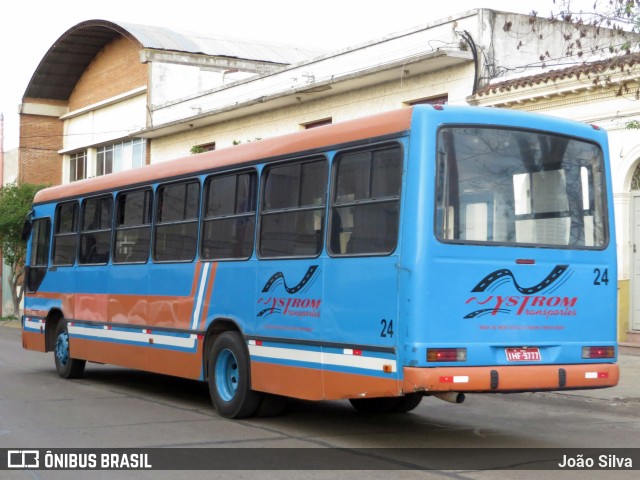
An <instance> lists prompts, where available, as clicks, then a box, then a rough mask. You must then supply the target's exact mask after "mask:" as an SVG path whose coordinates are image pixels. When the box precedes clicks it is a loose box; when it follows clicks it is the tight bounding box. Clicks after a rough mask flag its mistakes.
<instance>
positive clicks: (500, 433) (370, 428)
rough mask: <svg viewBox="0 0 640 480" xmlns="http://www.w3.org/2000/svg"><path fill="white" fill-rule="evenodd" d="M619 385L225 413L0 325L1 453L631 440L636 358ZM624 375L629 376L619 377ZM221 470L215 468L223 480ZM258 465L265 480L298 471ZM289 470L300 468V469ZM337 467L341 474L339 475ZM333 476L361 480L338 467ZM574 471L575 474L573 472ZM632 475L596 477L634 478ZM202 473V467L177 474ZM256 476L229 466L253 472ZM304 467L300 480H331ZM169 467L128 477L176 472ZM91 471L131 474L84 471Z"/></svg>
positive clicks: (194, 396) (187, 387) (200, 393)
mask: <svg viewBox="0 0 640 480" xmlns="http://www.w3.org/2000/svg"><path fill="white" fill-rule="evenodd" d="M621 366H622V382H621V386H620V387H619V388H618V387H616V389H610V390H608V391H604V390H603V391H598V392H592V393H587V394H585V393H581V392H574V393H562V394H556V393H552V394H548V393H544V394H515V395H468V396H467V401H466V402H465V403H464V404H462V405H453V404H449V403H446V402H443V401H440V400H437V399H434V398H425V399H424V400H423V402H422V404H421V405H420V406H419V407H418V408H417V409H416V410H415V411H414V412H413V413H410V414H406V415H392V416H381V417H376V416H364V415H359V414H357V413H356V412H355V411H354V410H353V409H352V408H351V406H350V405H349V404H348V403H347V402H319V403H311V402H303V401H293V402H291V405H290V408H289V412H288V413H287V414H286V415H284V416H282V417H277V418H262V419H249V420H241V421H237V420H236V421H234V420H227V419H223V418H221V417H219V416H218V415H217V414H216V412H215V411H214V410H213V408H212V407H211V404H210V401H209V397H208V392H207V389H206V386H205V385H204V384H201V383H198V382H191V381H186V380H181V379H176V378H171V377H165V376H160V375H153V374H147V373H142V372H135V371H130V370H125V369H120V368H116V367H111V366H104V365H95V364H89V365H88V366H87V370H86V375H85V377H84V378H82V379H79V380H71V381H69V380H67V381H65V380H62V379H60V378H59V377H58V376H57V375H56V373H55V368H54V366H53V358H52V354H46V355H45V354H41V353H38V352H31V351H25V350H23V349H22V347H21V341H20V330H19V329H18V328H10V327H7V326H0V448H79V447H82V448H86V447H90V448H114V447H134V448H151V447H188V448H219V447H256V448H279V447H292V448H293V447H303V448H309V447H338V448H340V447H344V448H365V447H366V448H371V447H379V448H385V447H421V448H436V447H437V448H442V447H455V448H459V447H473V448H479V447H491V448H493V447H501V448H507V447H517V448H524V447H532V448H545V447H546V448H554V447H561V448H571V447H575V448H605V447H606V448H618V447H620V448H623V447H632V448H637V447H640V394H638V392H639V391H640V387H639V386H638V385H639V382H638V381H637V379H638V372H640V357H635V356H627V355H624V356H622V357H621ZM625 372H628V375H626V376H625ZM222 473H224V472H217V473H216V475H215V476H216V478H220V476H221V474H222ZM294 473H295V472H284V473H283V472H280V473H278V472H263V474H261V476H262V477H266V478H300V477H299V476H295V475H294ZM297 473H298V474H299V473H300V472H297ZM342 473H344V474H342ZM342 473H341V475H340V476H341V478H356V477H357V478H362V474H363V473H362V472H357V471H351V472H342ZM563 473H566V474H567V478H573V477H571V475H570V474H569V473H568V472H551V471H541V472H527V471H511V472H478V471H465V472H419V471H400V472H384V471H373V472H366V476H367V478H368V479H373V478H402V479H411V478H451V477H453V478H467V479H472V478H473V479H476V478H477V479H485V478H486V479H489V478H505V479H506V478H558V476H559V475H561V474H563ZM572 473H573V474H574V475H576V476H577V475H580V474H579V473H578V472H572ZM631 474H632V472H620V471H618V472H610V471H609V472H607V471H601V472H600V473H598V475H599V478H603V479H604V478H631ZM86 475H87V472H84V475H83V473H82V472H62V471H61V472H53V471H24V472H23V471H20V472H18V471H11V472H7V471H5V472H2V471H0V478H3V479H4V478H8V479H13V478H16V479H22V478H39V479H63V478H64V479H66V478H86ZM180 476H181V477H185V478H211V476H212V474H211V472H206V473H205V472H189V473H185V474H184V475H183V474H180ZM254 476H255V472H253V473H252V472H243V471H236V472H230V473H228V477H229V478H231V477H233V478H253V477H254ZM332 476H333V475H331V474H330V472H322V471H317V472H306V473H305V475H304V478H331V477H332ZM175 477H176V472H170V471H154V472H135V478H175ZM91 478H132V473H131V472H92V477H91Z"/></svg>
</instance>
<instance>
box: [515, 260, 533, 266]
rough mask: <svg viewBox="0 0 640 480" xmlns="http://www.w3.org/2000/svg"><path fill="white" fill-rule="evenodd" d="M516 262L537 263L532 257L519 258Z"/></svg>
mask: <svg viewBox="0 0 640 480" xmlns="http://www.w3.org/2000/svg"><path fill="white" fill-rule="evenodd" d="M516 264H518V265H535V264H536V261H535V260H534V259H532V258H517V259H516Z"/></svg>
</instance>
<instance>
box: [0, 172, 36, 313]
mask: <svg viewBox="0 0 640 480" xmlns="http://www.w3.org/2000/svg"><path fill="white" fill-rule="evenodd" d="M44 187H45V185H33V184H30V183H21V184H20V183H11V184H8V185H5V186H4V187H2V188H1V189H0V248H1V249H2V256H3V258H4V261H5V263H6V264H7V265H8V266H9V269H10V272H5V274H8V278H9V285H10V286H11V289H12V292H11V293H12V297H13V303H14V310H15V312H17V311H18V308H19V305H20V300H21V299H22V287H21V281H22V275H23V273H24V261H25V255H26V244H25V242H23V241H22V228H23V226H24V222H25V220H26V218H27V215H28V213H29V211H30V210H31V205H32V204H33V197H34V196H35V194H36V193H37V192H38V191H39V190H41V189H42V188H44ZM15 312H14V313H15Z"/></svg>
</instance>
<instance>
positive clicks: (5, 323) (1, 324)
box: [0, 320, 20, 328]
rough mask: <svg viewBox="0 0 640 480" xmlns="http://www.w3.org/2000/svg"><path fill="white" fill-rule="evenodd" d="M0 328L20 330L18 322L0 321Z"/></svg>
mask: <svg viewBox="0 0 640 480" xmlns="http://www.w3.org/2000/svg"><path fill="white" fill-rule="evenodd" d="M0 327H6V328H20V320H0Z"/></svg>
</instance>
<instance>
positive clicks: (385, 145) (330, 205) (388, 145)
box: [326, 141, 406, 258]
mask: <svg viewBox="0 0 640 480" xmlns="http://www.w3.org/2000/svg"><path fill="white" fill-rule="evenodd" d="M392 148H397V149H398V150H399V152H400V188H399V191H398V194H397V195H392V196H385V197H382V198H380V199H373V200H372V199H371V197H368V198H367V199H359V200H354V201H352V202H349V203H343V204H336V202H335V195H336V194H337V185H338V183H337V182H338V170H339V163H340V160H341V159H342V158H343V157H344V156H346V155H353V154H357V153H360V152H369V153H370V155H371V158H370V159H369V162H370V163H369V172H370V173H369V185H370V186H371V181H372V179H371V173H372V172H373V168H372V163H373V161H374V157H373V154H374V152H376V151H381V150H389V149H392ZM405 151H406V147H405V145H404V144H403V143H402V142H399V141H390V142H389V141H387V142H382V143H377V144H372V145H367V146H358V147H355V148H350V149H344V150H339V151H337V152H336V154H335V155H334V157H333V161H332V163H331V189H330V192H329V201H328V202H327V215H328V219H327V223H328V225H327V240H326V246H327V254H328V255H329V256H330V257H331V258H353V257H387V256H391V255H393V254H394V253H395V252H396V250H397V248H398V245H399V244H400V236H401V224H402V204H403V202H402V197H403V193H404V187H405V166H406V159H405ZM369 193H371V192H369ZM391 202H397V209H398V215H397V216H398V218H397V222H398V223H397V231H396V235H395V239H394V242H393V248H391V249H390V250H389V251H388V252H362V253H337V252H334V251H333V249H332V237H333V224H334V215H333V214H334V209H336V208H344V207H354V206H355V207H357V206H363V205H376V204H383V203H391Z"/></svg>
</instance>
